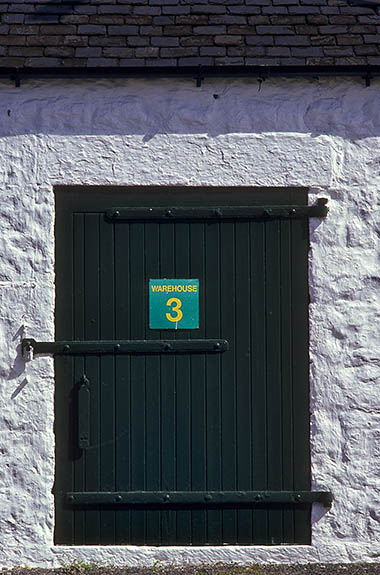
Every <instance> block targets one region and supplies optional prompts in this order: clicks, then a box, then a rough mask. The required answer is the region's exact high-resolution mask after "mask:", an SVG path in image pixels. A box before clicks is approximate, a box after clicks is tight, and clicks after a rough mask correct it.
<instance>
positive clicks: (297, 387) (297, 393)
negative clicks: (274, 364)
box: [291, 221, 311, 544]
mask: <svg viewBox="0 0 380 575" xmlns="http://www.w3.org/2000/svg"><path fill="white" fill-rule="evenodd" d="M291 241H292V251H293V266H292V307H293V337H292V343H293V394H294V429H293V433H294V436H293V437H294V489H296V490H298V489H305V490H309V489H310V451H309V450H310V447H309V446H310V427H309V425H310V424H309V365H308V348H309V337H308V336H309V330H308V284H307V253H308V222H307V221H294V222H293V223H292V239H291ZM295 540H296V542H297V543H299V544H302V543H304V544H309V543H310V541H311V527H310V506H308V507H305V508H301V509H297V511H296V524H295Z"/></svg>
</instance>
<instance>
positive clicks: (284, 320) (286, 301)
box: [280, 220, 295, 544]
mask: <svg viewBox="0 0 380 575" xmlns="http://www.w3.org/2000/svg"><path fill="white" fill-rule="evenodd" d="M291 225H292V222H290V221H289V220H284V221H281V222H280V252H281V253H280V261H281V266H280V276H281V279H280V282H281V283H280V289H281V374H282V447H281V450H282V458H283V467H282V470H283V482H282V489H284V490H285V491H287V490H293V489H294V475H293V471H294V469H293V450H294V446H293V385H292V311H293V310H292V299H291V270H292V261H291V260H292V254H291ZM283 529H284V533H283V542H285V543H290V544H291V543H294V542H295V541H294V510H293V509H287V508H285V509H284V511H283Z"/></svg>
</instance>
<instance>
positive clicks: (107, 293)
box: [99, 216, 116, 545]
mask: <svg viewBox="0 0 380 575" xmlns="http://www.w3.org/2000/svg"><path fill="white" fill-rule="evenodd" d="M99 236H100V245H99V250H100V294H99V296H100V339H105V340H112V339H114V338H115V285H114V279H115V269H114V224H110V223H109V222H106V221H105V220H104V218H102V216H99ZM100 362H101V363H100V370H101V371H100V488H101V491H114V490H115V385H116V382H115V358H114V357H113V356H104V357H102V358H101V360H100ZM100 538H101V542H102V544H103V545H107V544H109V545H112V544H115V543H116V540H115V511H113V510H109V509H104V510H101V512H100Z"/></svg>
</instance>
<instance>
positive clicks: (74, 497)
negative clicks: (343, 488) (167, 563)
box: [65, 491, 333, 507]
mask: <svg viewBox="0 0 380 575" xmlns="http://www.w3.org/2000/svg"><path fill="white" fill-rule="evenodd" d="M65 499H66V501H67V502H68V503H70V504H71V505H130V506H149V505H159V506H161V505H181V506H192V505H202V506H208V505H217V506H223V505H237V506H238V505H263V504H264V505H265V504H292V505H304V504H311V503H320V504H322V505H323V506H324V507H331V504H332V502H333V495H332V493H331V492H329V491H116V492H113V491H93V492H87V493H86V492H69V493H66V494H65Z"/></svg>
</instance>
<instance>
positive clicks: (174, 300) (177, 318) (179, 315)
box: [166, 297, 183, 322]
mask: <svg viewBox="0 0 380 575" xmlns="http://www.w3.org/2000/svg"><path fill="white" fill-rule="evenodd" d="M173 303H175V304H176V305H175V306H173V307H172V309H171V310H170V313H169V312H168V313H167V314H166V317H167V318H168V320H169V321H173V322H177V321H180V320H181V319H182V317H183V313H182V311H181V310H180V309H179V308H180V307H181V306H182V302H181V300H180V299H178V298H177V297H171V298H170V299H168V301H167V302H166V305H168V306H171V305H173ZM173 311H175V312H176V314H177V315H176V316H175V317H173V316H172V315H171V313H172V312H173Z"/></svg>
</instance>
